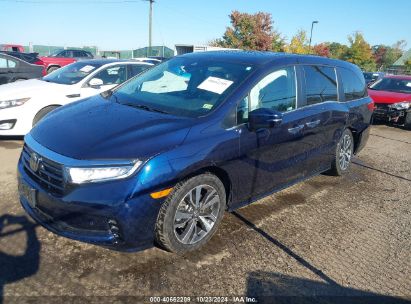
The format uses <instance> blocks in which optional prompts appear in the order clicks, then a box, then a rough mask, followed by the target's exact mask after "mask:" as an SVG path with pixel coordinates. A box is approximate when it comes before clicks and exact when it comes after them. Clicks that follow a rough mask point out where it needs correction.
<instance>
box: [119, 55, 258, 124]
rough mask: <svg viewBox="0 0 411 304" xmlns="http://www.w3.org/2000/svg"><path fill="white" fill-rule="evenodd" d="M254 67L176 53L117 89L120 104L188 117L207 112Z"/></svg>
mask: <svg viewBox="0 0 411 304" xmlns="http://www.w3.org/2000/svg"><path fill="white" fill-rule="evenodd" d="M253 70H254V67H253V66H251V65H247V64H242V63H234V62H225V61H221V62H219V61H216V60H215V59H213V58H207V57H200V58H198V57H197V58H190V57H176V58H173V59H171V60H168V61H166V62H164V63H162V64H160V65H157V66H155V67H153V68H151V69H150V70H148V71H147V72H145V73H143V74H141V75H140V76H137V77H136V78H133V79H132V80H131V81H130V82H127V83H126V84H125V85H123V86H121V87H120V88H119V89H118V90H116V91H115V92H114V94H113V95H114V96H115V100H116V101H117V102H119V103H121V104H125V105H128V106H134V107H138V108H144V109H146V110H148V109H150V110H153V111H161V112H167V113H170V114H173V115H178V116H185V117H198V116H202V115H205V114H207V113H208V112H210V111H212V110H213V109H215V108H216V107H217V106H218V105H219V104H221V103H222V102H223V101H224V100H225V99H226V97H227V96H228V95H229V94H230V93H231V92H233V91H234V90H235V89H236V88H237V87H238V86H239V85H240V84H241V83H242V82H243V81H244V80H245V79H246V78H247V76H248V75H250V73H251V72H252V71H253Z"/></svg>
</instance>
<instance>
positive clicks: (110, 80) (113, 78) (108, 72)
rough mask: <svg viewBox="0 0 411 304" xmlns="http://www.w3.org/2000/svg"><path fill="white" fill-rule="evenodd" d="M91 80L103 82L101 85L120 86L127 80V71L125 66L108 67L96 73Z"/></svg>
mask: <svg viewBox="0 0 411 304" xmlns="http://www.w3.org/2000/svg"><path fill="white" fill-rule="evenodd" d="M93 78H98V79H101V80H102V81H103V85H109V84H120V83H122V82H124V81H126V80H127V71H126V66H125V65H117V66H112V67H108V68H106V69H104V70H102V71H101V72H98V73H97V74H96V75H95V76H94V77H93Z"/></svg>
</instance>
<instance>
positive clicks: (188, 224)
mask: <svg viewBox="0 0 411 304" xmlns="http://www.w3.org/2000/svg"><path fill="white" fill-rule="evenodd" d="M225 206H226V194H225V189H224V185H223V184H222V182H221V181H220V179H219V178H217V177H216V176H215V175H213V174H210V173H206V174H201V175H198V176H195V177H192V178H190V179H188V180H186V181H183V182H180V183H179V184H177V185H176V186H175V187H174V190H173V192H172V194H171V195H170V196H169V197H168V198H167V199H166V200H165V202H164V203H163V205H162V207H161V209H160V212H159V215H158V218H157V223H156V240H157V242H158V243H159V244H160V245H161V246H162V247H163V248H165V249H166V250H169V251H171V252H176V253H185V252H188V251H192V250H196V249H198V248H200V247H201V246H203V245H204V244H205V243H207V242H208V240H209V239H210V238H211V237H212V236H213V234H214V233H215V231H216V230H217V227H218V225H219V224H220V222H221V219H222V217H223V214H224V211H225Z"/></svg>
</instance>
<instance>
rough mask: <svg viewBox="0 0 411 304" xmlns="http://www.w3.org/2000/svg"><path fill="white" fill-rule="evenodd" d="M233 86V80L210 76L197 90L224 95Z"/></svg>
mask: <svg viewBox="0 0 411 304" xmlns="http://www.w3.org/2000/svg"><path fill="white" fill-rule="evenodd" d="M232 84H233V82H232V81H231V80H226V79H222V78H217V77H211V76H210V77H208V78H207V79H206V80H204V81H203V82H202V83H201V84H200V85H199V86H198V87H197V88H198V89H201V90H206V91H210V92H213V93H217V94H222V93H223V92H224V91H225V90H227V89H228V87H229V86H230V85H232Z"/></svg>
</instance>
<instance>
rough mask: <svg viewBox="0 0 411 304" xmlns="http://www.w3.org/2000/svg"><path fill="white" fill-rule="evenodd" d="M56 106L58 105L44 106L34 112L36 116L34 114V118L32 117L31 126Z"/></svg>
mask: <svg viewBox="0 0 411 304" xmlns="http://www.w3.org/2000/svg"><path fill="white" fill-rule="evenodd" d="M57 108H58V106H48V107H45V108H43V109H41V110H40V111H39V112H38V113H37V114H36V116H34V119H33V127H34V126H35V125H36V124H38V122H39V121H40V120H42V119H43V118H44V116H46V115H47V114H48V113H50V112H51V111H53V110H55V109H57Z"/></svg>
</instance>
